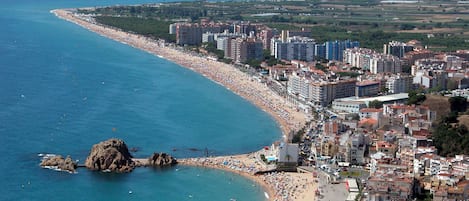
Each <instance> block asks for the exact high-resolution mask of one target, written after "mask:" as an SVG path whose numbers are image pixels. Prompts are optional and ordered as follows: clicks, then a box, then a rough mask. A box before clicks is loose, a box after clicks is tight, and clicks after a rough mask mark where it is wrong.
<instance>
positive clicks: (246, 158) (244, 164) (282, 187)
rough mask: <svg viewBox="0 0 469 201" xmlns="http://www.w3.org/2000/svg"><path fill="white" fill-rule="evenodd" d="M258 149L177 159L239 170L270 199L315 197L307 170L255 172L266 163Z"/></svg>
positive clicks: (303, 200)
mask: <svg viewBox="0 0 469 201" xmlns="http://www.w3.org/2000/svg"><path fill="white" fill-rule="evenodd" d="M256 155H257V153H251V154H242V155H235V156H219V157H207V158H190V159H180V160H178V162H179V163H180V164H182V165H190V166H197V167H205V168H215V169H221V170H226V171H230V172H234V173H237V174H240V175H242V176H244V177H247V178H249V179H251V180H253V181H255V182H256V183H257V184H258V185H260V186H262V187H263V189H265V191H266V193H267V194H268V198H269V200H275V201H306V200H309V201H311V200H315V190H316V189H317V183H316V182H315V178H314V177H313V175H312V174H310V173H297V172H272V173H266V174H262V175H255V173H256V172H258V171H265V170H268V169H269V167H268V166H266V165H265V164H264V163H262V162H260V161H259V160H258V159H256Z"/></svg>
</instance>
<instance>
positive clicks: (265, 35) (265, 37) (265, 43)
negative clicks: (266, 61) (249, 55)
mask: <svg viewBox="0 0 469 201" xmlns="http://www.w3.org/2000/svg"><path fill="white" fill-rule="evenodd" d="M273 36H274V34H273V31H272V29H270V28H266V29H263V30H261V32H260V33H259V39H260V40H261V41H262V47H263V49H264V50H270V40H271V39H272V37H273Z"/></svg>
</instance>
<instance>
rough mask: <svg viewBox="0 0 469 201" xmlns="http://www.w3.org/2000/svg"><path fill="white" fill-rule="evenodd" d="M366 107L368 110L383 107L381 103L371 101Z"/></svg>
mask: <svg viewBox="0 0 469 201" xmlns="http://www.w3.org/2000/svg"><path fill="white" fill-rule="evenodd" d="M368 107H369V108H376V109H379V108H382V107H383V102H381V101H379V100H373V101H371V102H370V103H369V104H368Z"/></svg>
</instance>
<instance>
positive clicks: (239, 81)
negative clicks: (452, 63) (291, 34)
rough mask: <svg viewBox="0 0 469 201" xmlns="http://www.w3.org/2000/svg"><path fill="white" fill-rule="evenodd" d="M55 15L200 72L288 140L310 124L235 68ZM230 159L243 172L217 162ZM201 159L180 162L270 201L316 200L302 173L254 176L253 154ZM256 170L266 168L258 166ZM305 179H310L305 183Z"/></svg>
mask: <svg viewBox="0 0 469 201" xmlns="http://www.w3.org/2000/svg"><path fill="white" fill-rule="evenodd" d="M51 12H52V13H54V14H55V15H56V16H57V17H59V18H61V19H64V20H67V21H70V22H72V23H75V24H77V25H80V26H82V27H84V28H86V29H88V30H90V31H93V32H95V33H98V34H100V35H102V36H104V37H107V38H111V39H113V40H116V41H119V42H122V43H124V44H127V45H130V46H132V47H135V48H138V49H141V50H144V51H147V52H149V53H151V54H153V55H155V56H158V57H162V58H165V59H167V60H170V61H173V62H175V63H177V64H179V65H181V66H183V67H186V68H189V69H191V70H193V71H195V72H198V73H200V74H201V75H203V76H205V77H207V78H208V79H210V80H212V81H214V82H216V83H218V84H220V85H222V86H224V87H226V88H227V89H229V90H231V91H232V92H234V93H236V94H238V95H239V96H241V97H243V98H245V99H246V100H248V101H250V102H251V103H253V104H254V105H256V106H257V107H259V108H261V109H262V110H264V111H265V112H267V113H269V114H270V115H271V116H272V117H273V118H274V119H275V120H276V121H277V122H278V124H279V125H280V128H281V130H282V133H283V135H284V136H283V137H285V138H287V137H288V136H287V135H288V134H289V133H290V131H296V130H298V129H300V128H301V127H303V126H304V124H305V122H306V116H305V114H303V113H301V112H298V111H297V108H294V107H291V105H290V104H287V102H286V101H285V99H284V98H282V97H280V96H279V95H277V94H276V93H274V92H273V91H272V90H270V89H269V88H268V87H267V86H266V85H265V84H263V83H259V82H257V81H253V79H252V78H251V77H250V76H249V75H247V74H245V73H243V72H241V71H239V70H238V69H236V68H235V67H234V66H232V65H228V64H225V63H222V62H218V61H213V60H210V59H207V58H206V57H203V56H199V55H196V54H195V53H192V52H185V51H183V50H182V49H180V48H177V47H168V46H166V45H165V44H164V43H163V42H161V41H155V40H153V39H150V38H146V37H144V36H141V35H137V34H131V33H127V32H124V31H121V30H119V29H115V28H112V27H107V26H103V25H100V24H96V23H95V22H94V21H93V19H92V18H89V17H86V16H79V15H76V14H74V13H73V12H71V11H70V10H65V9H59V10H53V11H51ZM228 159H229V160H236V161H242V162H240V164H242V165H241V166H240V167H239V168H240V169H238V170H235V169H233V168H232V167H233V166H231V167H228V166H226V165H220V164H218V163H217V161H218V162H220V160H221V161H222V162H223V161H227V160H228ZM198 160H202V159H187V160H182V161H181V162H180V163H181V164H183V165H196V166H204V167H209V168H218V169H223V170H228V171H232V172H236V173H238V174H241V175H243V176H246V177H248V178H250V179H253V180H254V181H256V182H257V183H259V184H260V185H262V186H263V187H264V188H265V189H266V191H267V193H268V194H269V196H270V200H313V199H314V193H312V192H314V189H315V186H314V185H313V184H314V183H313V182H312V181H310V180H309V176H308V177H305V176H304V174H301V173H274V174H270V175H262V176H254V175H253V173H254V172H253V171H252V168H251V169H250V168H245V167H250V166H251V165H260V164H257V163H258V161H257V160H256V159H253V158H252V157H251V158H250V155H249V154H244V155H237V156H223V157H220V158H218V157H216V158H209V159H207V160H215V161H212V163H209V162H204V163H199V162H200V161H198ZM210 164H212V165H210ZM245 165H248V166H245ZM242 167H244V168H242ZM256 168H262V167H257V166H256ZM305 178H308V179H306V180H304V179H305ZM311 179H312V177H311ZM291 185H293V186H291ZM285 195H288V196H287V197H286V198H285V197H281V196H285Z"/></svg>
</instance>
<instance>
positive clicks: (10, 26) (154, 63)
mask: <svg viewBox="0 0 469 201" xmlns="http://www.w3.org/2000/svg"><path fill="white" fill-rule="evenodd" d="M142 2H144V1H123V0H121V1H104V0H103V1H92V0H81V1H71V0H70V1H54V0H43V1H40V3H39V1H35V0H20V1H13V0H3V1H0V25H1V27H2V29H1V31H0V153H2V154H0V161H1V165H0V200H230V199H231V198H235V199H237V200H263V199H264V198H263V192H262V189H260V188H259V187H258V186H257V185H254V184H253V183H252V182H251V181H249V180H247V179H245V178H242V177H239V176H236V175H233V174H231V173H227V172H223V171H216V170H207V169H200V168H191V167H183V166H178V167H177V168H178V169H177V170H176V169H175V168H173V169H168V170H154V169H145V168H143V169H138V170H136V171H134V172H132V173H130V174H125V175H113V174H103V173H96V172H90V171H87V170H85V169H80V170H79V173H78V174H76V175H72V174H68V173H63V172H55V171H51V170H45V169H41V168H39V166H38V163H39V160H40V159H39V157H38V156H37V154H38V153H56V154H62V155H71V156H72V157H73V158H74V159H79V160H80V161H84V159H85V158H86V155H87V154H88V152H89V149H90V148H91V146H92V145H93V144H95V143H97V142H99V141H102V140H105V139H108V138H111V137H118V138H121V139H123V140H125V141H126V143H127V144H128V145H129V146H130V147H138V148H139V152H137V153H135V154H134V155H135V156H136V157H142V156H148V155H150V154H151V153H152V152H153V151H165V152H168V153H170V154H172V155H174V156H176V157H190V156H200V155H202V154H203V152H202V151H192V150H193V149H197V150H204V149H205V148H207V149H208V150H209V151H210V153H211V154H213V155H225V154H236V153H245V152H250V151H255V150H258V149H260V148H261V147H262V146H264V145H268V144H270V143H271V142H272V141H274V140H276V139H278V138H279V136H280V131H279V129H278V126H277V125H276V124H275V122H274V121H273V119H272V118H270V117H269V116H268V115H267V114H266V113H264V112H262V111H261V110H259V109H257V108H256V107H255V106H253V105H252V104H250V103H249V102H247V101H245V100H243V99H241V98H240V97H238V96H236V95H235V94H233V93H231V92H230V91H228V90H226V89H225V88H223V87H221V86H219V85H217V84H215V83H213V82H211V81H209V80H207V79H205V78H204V77H202V76H200V75H198V74H196V73H194V72H192V71H190V70H187V69H185V68H181V67H179V66H177V65H176V64H174V63H172V62H169V61H166V60H163V59H160V58H157V57H154V56H152V55H150V54H148V53H145V52H143V51H140V50H137V49H134V48H132V47H128V46H126V45H123V44H120V43H118V42H115V41H112V40H109V39H106V38H104V37H101V36H99V35H97V34H94V33H91V32H89V31H87V30H85V29H83V28H81V27H79V26H77V25H74V24H72V23H69V22H66V21H63V20H60V19H58V18H56V17H55V16H54V15H53V14H50V13H49V10H51V9H54V8H64V7H81V6H93V5H112V4H135V3H142ZM129 191H132V194H129Z"/></svg>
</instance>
